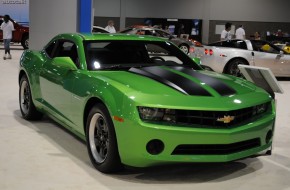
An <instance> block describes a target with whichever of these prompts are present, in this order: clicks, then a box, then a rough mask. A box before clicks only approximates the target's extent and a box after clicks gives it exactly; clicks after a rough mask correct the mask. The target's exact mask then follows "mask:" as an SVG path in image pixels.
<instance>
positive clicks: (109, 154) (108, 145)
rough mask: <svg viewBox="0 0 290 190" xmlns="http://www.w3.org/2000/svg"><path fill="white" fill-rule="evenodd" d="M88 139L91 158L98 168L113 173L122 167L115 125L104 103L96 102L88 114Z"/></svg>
mask: <svg viewBox="0 0 290 190" xmlns="http://www.w3.org/2000/svg"><path fill="white" fill-rule="evenodd" d="M86 141H87V148H88V153H89V156H90V160H91V162H92V164H93V165H94V167H95V168H96V169H97V170H99V171H100V172H103V173H112V172H116V171H118V170H120V169H121V166H122V165H121V161H120V156H119V152H118V146H117V140H116V134H115V129H114V125H113V122H112V120H111V117H110V114H109V111H108V110H107V108H106V107H105V106H104V105H103V104H96V105H95V106H94V107H93V108H92V109H91V111H90V113H89V115H88V119H87V123H86Z"/></svg>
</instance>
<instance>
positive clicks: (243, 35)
mask: <svg viewBox="0 0 290 190" xmlns="http://www.w3.org/2000/svg"><path fill="white" fill-rule="evenodd" d="M236 39H239V40H244V39H246V32H245V30H244V27H243V25H239V27H238V29H237V30H236Z"/></svg>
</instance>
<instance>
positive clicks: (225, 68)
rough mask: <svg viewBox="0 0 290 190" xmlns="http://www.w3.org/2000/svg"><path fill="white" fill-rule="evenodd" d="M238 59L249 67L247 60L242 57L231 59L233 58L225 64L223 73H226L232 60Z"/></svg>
mask: <svg viewBox="0 0 290 190" xmlns="http://www.w3.org/2000/svg"><path fill="white" fill-rule="evenodd" d="M238 59H240V60H243V61H245V63H246V64H247V65H250V63H249V61H248V60H247V59H245V58H244V57H233V58H231V59H230V60H229V61H228V62H227V63H226V65H225V67H224V69H223V73H226V71H227V70H228V67H229V65H230V63H231V62H232V61H234V60H238Z"/></svg>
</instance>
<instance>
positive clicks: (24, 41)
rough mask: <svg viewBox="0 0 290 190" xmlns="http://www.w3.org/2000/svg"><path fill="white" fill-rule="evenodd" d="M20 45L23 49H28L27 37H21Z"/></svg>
mask: <svg viewBox="0 0 290 190" xmlns="http://www.w3.org/2000/svg"><path fill="white" fill-rule="evenodd" d="M21 45H22V47H23V48H24V49H28V48H29V37H28V35H25V36H23V37H22V40H21Z"/></svg>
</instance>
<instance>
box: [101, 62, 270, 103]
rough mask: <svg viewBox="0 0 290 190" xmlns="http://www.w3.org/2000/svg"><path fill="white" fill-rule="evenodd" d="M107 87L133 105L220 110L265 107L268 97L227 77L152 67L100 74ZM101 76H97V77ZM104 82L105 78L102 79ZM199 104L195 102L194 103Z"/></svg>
mask: <svg viewBox="0 0 290 190" xmlns="http://www.w3.org/2000/svg"><path fill="white" fill-rule="evenodd" d="M101 75H102V77H105V80H106V81H107V82H108V84H110V85H112V86H114V87H115V88H117V89H119V90H120V91H121V92H122V93H124V94H125V95H126V96H127V97H134V98H133V99H135V100H136V101H138V100H140V102H142V103H144V102H146V103H148V104H158V105H165V104H168V105H169V102H171V103H170V104H171V105H172V101H175V102H176V104H179V105H182V106H184V107H186V106H197V105H198V106H202V107H204V105H209V107H211V106H210V104H215V105H216V104H217V102H218V104H220V106H221V108H222V107H228V106H232V105H233V104H234V105H236V104H240V103H241V102H243V106H245V105H249V106H252V105H253V104H258V103H264V102H266V101H269V100H270V96H269V94H268V93H266V92H265V91H264V90H262V89H260V88H258V87H256V86H255V85H254V84H252V83H250V82H248V81H246V80H243V79H240V78H236V77H232V76H229V75H222V74H218V73H215V72H210V71H205V70H202V71H196V70H193V69H191V68H185V67H181V66H173V67H167V66H152V67H143V68H131V69H129V70H128V71H107V72H106V71H102V74H101ZM99 76H100V75H99ZM103 79H104V78H103ZM196 100H198V101H196Z"/></svg>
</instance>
